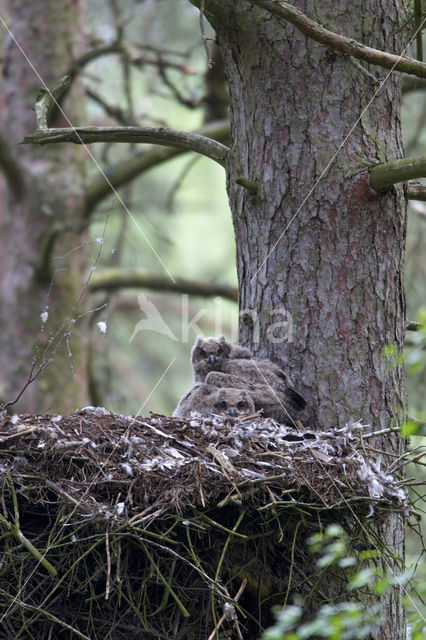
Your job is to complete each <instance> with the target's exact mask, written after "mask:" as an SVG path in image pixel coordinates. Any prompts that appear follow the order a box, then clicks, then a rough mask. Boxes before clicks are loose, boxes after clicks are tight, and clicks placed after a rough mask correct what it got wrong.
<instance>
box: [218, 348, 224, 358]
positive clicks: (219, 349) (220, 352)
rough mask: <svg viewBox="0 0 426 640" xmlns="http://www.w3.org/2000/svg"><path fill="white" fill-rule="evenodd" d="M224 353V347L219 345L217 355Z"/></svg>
mask: <svg viewBox="0 0 426 640" xmlns="http://www.w3.org/2000/svg"><path fill="white" fill-rule="evenodd" d="M222 354H223V349H222V347H219V348H218V350H217V355H218V356H221V355H222Z"/></svg>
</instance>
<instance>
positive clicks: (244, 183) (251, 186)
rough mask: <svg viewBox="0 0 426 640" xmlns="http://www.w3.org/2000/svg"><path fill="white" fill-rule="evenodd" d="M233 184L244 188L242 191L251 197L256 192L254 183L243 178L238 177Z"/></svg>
mask: <svg viewBox="0 0 426 640" xmlns="http://www.w3.org/2000/svg"><path fill="white" fill-rule="evenodd" d="M235 182H236V183H237V184H239V185H241V186H242V187H244V189H246V190H247V191H248V192H249V193H250V195H252V196H255V195H256V193H257V192H258V187H257V184H256V183H255V182H252V181H251V180H248V179H247V178H244V177H243V176H238V178H236V180H235Z"/></svg>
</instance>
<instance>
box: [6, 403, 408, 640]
mask: <svg viewBox="0 0 426 640" xmlns="http://www.w3.org/2000/svg"><path fill="white" fill-rule="evenodd" d="M362 431H363V428H362V425H361V424H359V423H355V424H353V425H350V426H349V425H348V426H346V427H344V428H340V429H330V430H328V431H320V432H318V431H317V432H314V431H309V430H306V429H303V428H301V429H299V430H297V429H294V428H290V427H287V426H282V425H278V424H277V423H276V422H274V421H273V420H271V419H261V418H255V419H253V420H248V421H246V422H243V421H238V420H229V419H224V418H221V417H216V416H213V417H211V418H203V417H201V416H197V415H195V414H194V417H193V418H192V419H191V420H187V419H185V420H184V419H178V418H171V417H167V416H160V415H152V416H151V417H150V418H140V417H137V418H132V417H128V416H122V415H115V414H112V413H110V412H107V411H106V410H105V409H102V408H93V407H86V408H85V409H82V410H78V411H77V412H76V413H75V414H73V415H71V416H66V417H62V416H58V415H53V416H49V415H43V416H33V415H22V416H13V417H10V416H8V417H5V418H3V419H2V420H0V442H1V445H2V446H1V451H0V470H1V471H2V476H1V477H2V505H1V510H0V513H1V514H2V515H0V531H1V532H2V534H3V535H2V537H1V538H0V540H1V546H2V551H4V552H5V555H4V556H3V557H4V560H3V564H2V567H1V570H0V599H2V600H3V608H4V610H5V613H4V614H3V616H2V617H1V618H0V637H1V638H3V637H5V638H9V637H10V638H14V639H15V638H36V637H37V638H41V637H43V638H48V637H49V638H50V637H55V638H62V637H64V638H74V637H82V638H86V639H87V638H90V639H92V638H93V639H95V638H102V640H105V639H109V638H111V639H112V638H114V640H117V639H121V638H126V640H133V638H134V639H140V638H160V639H162V638H164V639H167V640H171V639H173V640H179V639H180V638H182V639H183V638H188V639H190V640H191V639H193V640H197V639H198V638H200V639H201V638H203V640H208V638H209V637H211V638H215V637H218V638H222V637H227V638H234V637H235V638H238V639H239V640H241V639H242V638H245V639H247V638H253V639H254V638H257V637H259V635H260V633H261V631H262V629H263V628H264V627H265V625H267V624H268V622H269V623H270V621H271V620H270V616H269V612H270V609H271V606H272V604H274V602H280V603H281V604H282V602H283V601H284V598H285V599H287V598H288V596H289V594H290V593H293V592H294V591H297V592H298V593H302V594H305V596H306V595H307V594H308V592H309V590H310V589H311V588H312V585H313V582H314V581H313V580H311V579H310V578H309V572H310V571H312V566H311V565H312V564H313V563H312V559H310V558H308V559H307V557H306V555H307V554H306V538H307V536H308V534H310V533H312V531H315V530H318V527H319V526H322V525H320V524H319V517H320V516H321V518H323V522H324V521H330V522H332V521H336V520H340V521H342V520H345V519H346V521H347V522H349V521H352V522H355V521H356V520H357V519H358V517H364V518H365V516H366V515H367V516H372V515H374V516H379V514H380V513H381V512H382V513H384V512H386V511H389V510H394V511H401V510H404V509H405V506H406V496H405V494H404V492H403V491H402V490H401V489H400V488H399V487H398V484H397V482H396V481H395V480H394V478H393V477H392V476H390V475H386V474H385V473H383V472H381V471H380V470H379V469H378V465H377V463H376V462H374V461H372V460H371V459H369V458H367V456H366V454H365V450H364V448H363V441H362ZM347 522H346V524H347ZM301 524H302V525H303V526H300V525H301ZM290 547H291V549H290ZM295 561H297V562H298V563H299V564H298V567H299V568H298V571H297V572H295V571H292V570H290V567H291V566H293V564H292V563H294V562H295ZM303 567H305V568H304V569H303ZM289 576H290V578H289ZM317 583H319V581H318V579H317V578H315V584H317ZM268 616H269V617H268ZM212 633H213V635H212ZM49 634H50V635H49Z"/></svg>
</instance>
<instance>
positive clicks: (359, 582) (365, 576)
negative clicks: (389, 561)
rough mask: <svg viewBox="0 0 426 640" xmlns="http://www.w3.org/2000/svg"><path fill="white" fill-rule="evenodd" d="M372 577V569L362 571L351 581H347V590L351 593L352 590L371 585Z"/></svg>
mask: <svg viewBox="0 0 426 640" xmlns="http://www.w3.org/2000/svg"><path fill="white" fill-rule="evenodd" d="M373 577H374V571H373V570H372V569H362V570H361V571H359V572H358V573H357V574H356V575H354V577H353V578H351V580H349V582H348V586H347V590H348V591H353V590H354V589H359V588H360V587H365V586H366V585H367V584H370V583H371V581H372V579H373Z"/></svg>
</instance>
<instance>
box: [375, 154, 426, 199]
mask: <svg viewBox="0 0 426 640" xmlns="http://www.w3.org/2000/svg"><path fill="white" fill-rule="evenodd" d="M425 177H426V156H418V157H417V158H403V159H402V160H392V162H384V163H383V164H378V165H376V166H375V167H373V168H372V169H371V170H370V187H371V188H372V189H374V191H381V190H382V189H386V188H388V187H391V186H392V185H394V184H396V183H398V182H405V181H406V180H413V179H414V180H415V179H416V178H425Z"/></svg>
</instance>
